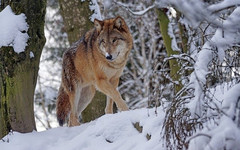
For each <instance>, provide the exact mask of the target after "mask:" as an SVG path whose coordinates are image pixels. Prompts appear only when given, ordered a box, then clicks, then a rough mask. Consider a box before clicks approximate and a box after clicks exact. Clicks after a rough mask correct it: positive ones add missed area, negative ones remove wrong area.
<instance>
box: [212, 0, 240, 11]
mask: <svg viewBox="0 0 240 150" xmlns="http://www.w3.org/2000/svg"><path fill="white" fill-rule="evenodd" d="M239 5H240V0H224V1H222V2H220V3H217V4H213V5H211V6H209V7H208V9H209V10H211V11H212V12H219V11H221V10H224V9H228V8H231V7H236V6H239Z"/></svg>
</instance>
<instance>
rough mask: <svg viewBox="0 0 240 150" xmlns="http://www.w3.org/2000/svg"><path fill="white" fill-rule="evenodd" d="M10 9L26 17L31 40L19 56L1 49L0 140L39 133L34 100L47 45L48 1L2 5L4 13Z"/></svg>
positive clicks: (13, 2)
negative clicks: (10, 135)
mask: <svg viewBox="0 0 240 150" xmlns="http://www.w3.org/2000/svg"><path fill="white" fill-rule="evenodd" d="M7 5H10V6H11V8H12V9H13V12H15V13H16V14H20V13H24V14H25V16H26V21H27V24H28V31H27V34H28V36H29V37H30V38H29V39H28V42H27V46H26V48H25V50H24V51H22V52H20V53H16V52H15V51H16V50H15V48H14V49H13V47H12V46H11V45H9V46H4V47H1V48H0V70H1V74H0V94H1V95H0V138H2V137H3V136H5V135H6V134H8V133H9V132H10V131H18V132H23V133H25V132H31V131H33V130H36V126H35V120H34V111H33V98H34V90H35V86H36V81H37V76H38V69H39V61H40V55H41V52H42V48H43V46H44V43H45V37H44V30H43V27H44V16H45V9H46V1H39V0H37V1H36V0H23V1H20V2H19V1H7V0H6V1H5V0H2V1H1V9H3V8H5V7H6V6H7ZM25 32H26V31H22V33H25ZM14 50H15V51H14Z"/></svg>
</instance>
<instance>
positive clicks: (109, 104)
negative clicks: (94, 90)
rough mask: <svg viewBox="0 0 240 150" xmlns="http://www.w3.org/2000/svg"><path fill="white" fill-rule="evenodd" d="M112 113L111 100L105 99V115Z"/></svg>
mask: <svg viewBox="0 0 240 150" xmlns="http://www.w3.org/2000/svg"><path fill="white" fill-rule="evenodd" d="M112 113H113V100H112V99H111V98H110V97H107V104H106V108H105V114H112Z"/></svg>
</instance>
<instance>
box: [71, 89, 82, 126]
mask: <svg viewBox="0 0 240 150" xmlns="http://www.w3.org/2000/svg"><path fill="white" fill-rule="evenodd" d="M81 92H82V88H81V87H80V86H77V87H76V88H75V91H73V92H71V93H70V96H69V97H70V105H71V114H70V119H69V126H70V127H71V126H78V125H80V123H79V118H78V116H79V115H78V112H77V108H78V103H79V99H80V97H81Z"/></svg>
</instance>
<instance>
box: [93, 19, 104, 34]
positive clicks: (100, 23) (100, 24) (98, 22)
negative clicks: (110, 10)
mask: <svg viewBox="0 0 240 150" xmlns="http://www.w3.org/2000/svg"><path fill="white" fill-rule="evenodd" d="M94 26H95V28H96V29H97V32H98V33H100V31H101V30H102V28H103V21H101V20H98V19H94Z"/></svg>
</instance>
